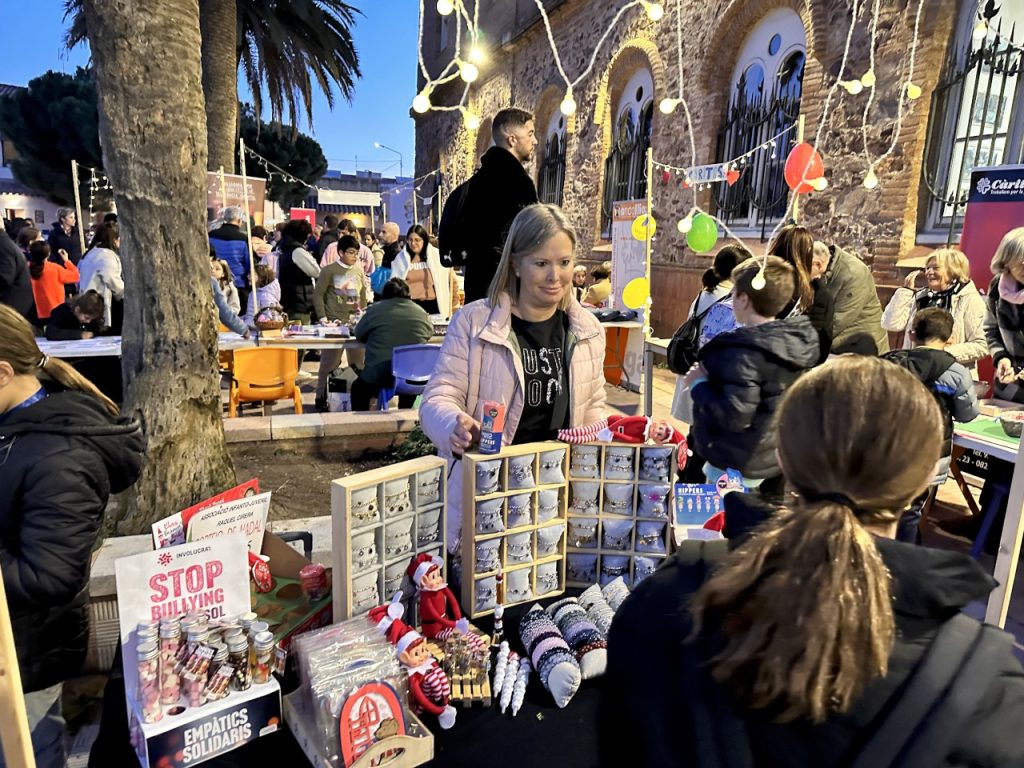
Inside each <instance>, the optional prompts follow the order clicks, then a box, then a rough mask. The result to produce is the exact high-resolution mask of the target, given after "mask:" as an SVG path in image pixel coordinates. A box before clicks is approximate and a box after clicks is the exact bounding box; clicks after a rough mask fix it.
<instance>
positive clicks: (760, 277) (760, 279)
mask: <svg viewBox="0 0 1024 768" xmlns="http://www.w3.org/2000/svg"><path fill="white" fill-rule="evenodd" d="M765 285H767V283H766V282H765V279H764V267H763V266H762V267H761V268H760V269H759V270H757V274H756V275H754V277H753V278H752V279H751V281H750V287H751V288H753V289H754V290H755V291H761V290H764V287H765Z"/></svg>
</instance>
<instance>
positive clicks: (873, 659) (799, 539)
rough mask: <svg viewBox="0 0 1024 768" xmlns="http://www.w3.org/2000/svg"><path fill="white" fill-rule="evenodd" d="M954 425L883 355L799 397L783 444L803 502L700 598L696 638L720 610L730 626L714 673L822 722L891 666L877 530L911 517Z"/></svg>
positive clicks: (860, 360)
mask: <svg viewBox="0 0 1024 768" xmlns="http://www.w3.org/2000/svg"><path fill="white" fill-rule="evenodd" d="M942 434H943V429H942V417H941V415H940V413H939V407H938V404H937V403H936V401H935V398H934V397H933V396H932V395H931V393H930V392H928V390H927V389H926V388H925V387H924V385H923V384H921V382H920V381H919V380H918V379H917V378H916V377H915V376H914V375H913V374H911V373H910V372H908V371H907V370H905V369H903V368H900V367H897V366H895V365H892V364H891V363H889V362H887V361H885V360H881V359H879V358H873V357H860V356H843V357H840V358H838V359H837V360H835V361H834V362H832V363H830V364H829V365H825V366H822V367H820V368H815V369H814V370H812V371H810V372H809V373H806V374H804V376H802V377H801V378H800V379H799V380H798V381H797V382H796V384H794V385H793V387H792V388H791V389H790V390H789V392H788V393H787V394H786V396H785V398H784V399H783V401H782V404H781V406H780V408H779V414H778V451H779V458H780V461H781V463H782V469H783V474H784V475H785V477H786V480H787V481H788V483H789V485H790V487H791V489H793V490H795V491H796V493H797V494H798V500H797V501H796V503H795V504H792V505H791V507H790V508H789V509H785V510H782V511H781V512H779V513H778V514H776V515H775V516H773V518H772V519H771V520H770V521H768V522H767V523H766V524H764V525H763V526H761V527H760V528H758V529H757V530H756V531H755V532H754V534H753V535H752V536H751V537H750V538H749V539H748V540H747V541H746V542H744V543H743V544H742V545H741V546H739V547H738V548H737V549H736V550H734V551H733V552H732V553H731V554H730V555H729V557H728V558H727V559H726V560H725V562H724V563H723V565H722V567H721V569H719V570H717V571H716V572H715V573H714V575H713V576H712V577H711V578H710V579H709V580H708V581H707V582H706V583H705V584H704V586H703V587H702V588H701V589H700V590H699V591H698V592H697V594H696V595H695V596H694V598H693V601H692V605H691V610H692V613H693V616H694V620H695V627H696V629H695V633H697V632H699V631H700V628H701V626H702V624H705V623H711V622H710V621H709V620H712V619H713V623H714V624H715V625H717V626H719V627H721V630H722V631H723V633H724V635H725V640H726V643H725V647H724V650H723V651H722V652H721V653H720V654H719V655H718V656H717V657H715V659H714V660H713V662H712V674H713V676H714V677H715V679H717V680H718V681H719V682H723V683H726V684H727V685H729V686H730V687H731V688H733V689H734V690H735V691H736V693H737V694H738V696H739V697H740V699H741V700H742V701H743V702H745V703H746V704H747V705H748V706H750V707H752V708H770V709H771V710H772V712H773V713H777V719H778V720H779V721H780V722H784V721H787V720H792V719H795V718H807V719H810V720H811V721H814V722H821V721H822V720H824V719H825V718H826V717H827V716H828V715H830V714H832V713H833V712H846V711H848V710H849V708H850V707H851V706H852V704H853V703H854V702H855V701H856V700H857V697H858V695H859V694H860V693H861V692H862V691H863V690H864V688H865V686H867V685H868V683H870V682H871V681H872V680H874V679H875V678H879V677H884V676H885V675H886V674H887V672H888V664H889V654H890V653H891V651H892V644H893V639H894V636H895V631H896V630H895V621H894V618H893V608H892V594H891V586H890V577H889V572H888V570H887V569H886V567H885V563H884V562H883V561H882V558H881V556H880V555H879V552H878V549H877V548H876V546H875V542H874V538H873V536H872V535H871V533H869V532H868V531H867V530H866V529H865V528H864V526H865V525H891V524H894V523H895V522H896V521H897V520H898V519H899V517H900V515H901V514H902V512H903V510H904V509H905V508H906V506H907V505H908V504H909V503H910V501H911V500H912V499H913V498H914V497H915V496H917V495H918V494H919V493H920V492H921V491H922V490H923V489H924V488H925V487H926V485H927V484H928V481H929V480H930V479H931V477H932V471H933V468H934V465H935V462H936V461H937V460H938V458H939V453H940V447H941V443H942ZM909 445H912V446H914V448H913V450H908V449H907V446H909Z"/></svg>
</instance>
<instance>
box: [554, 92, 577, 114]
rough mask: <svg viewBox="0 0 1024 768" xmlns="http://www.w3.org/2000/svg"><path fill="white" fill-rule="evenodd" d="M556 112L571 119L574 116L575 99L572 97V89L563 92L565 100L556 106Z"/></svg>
mask: <svg viewBox="0 0 1024 768" xmlns="http://www.w3.org/2000/svg"><path fill="white" fill-rule="evenodd" d="M558 110H559V111H560V112H561V113H562V114H563V115H565V116H566V117H572V116H573V115H575V114H576V99H574V98H573V97H572V88H570V89H569V90H567V91H566V92H565V98H564V99H562V103H561V104H559V105H558Z"/></svg>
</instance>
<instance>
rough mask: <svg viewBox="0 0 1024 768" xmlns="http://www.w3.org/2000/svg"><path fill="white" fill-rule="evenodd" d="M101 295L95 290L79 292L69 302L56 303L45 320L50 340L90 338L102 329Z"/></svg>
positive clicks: (102, 310) (47, 336)
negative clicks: (48, 317)
mask: <svg viewBox="0 0 1024 768" xmlns="http://www.w3.org/2000/svg"><path fill="white" fill-rule="evenodd" d="M103 312H104V302H103V297H102V296H101V295H100V294H99V293H97V292H96V291H92V290H90V291H86V292H85V293H80V294H78V295H77V296H75V298H73V299H72V300H71V302H70V303H65V304H58V305H57V306H56V307H54V308H53V311H52V312H50V319H49V320H47V321H46V338H47V339H49V340H50V341H71V340H78V339H91V338H92V337H93V336H96V335H97V334H99V333H100V331H102V330H103Z"/></svg>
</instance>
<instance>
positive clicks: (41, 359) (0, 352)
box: [0, 304, 120, 416]
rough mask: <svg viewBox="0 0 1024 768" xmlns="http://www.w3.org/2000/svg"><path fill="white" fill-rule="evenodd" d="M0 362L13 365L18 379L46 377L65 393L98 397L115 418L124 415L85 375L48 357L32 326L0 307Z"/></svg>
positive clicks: (12, 312) (54, 358)
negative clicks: (41, 374)
mask: <svg viewBox="0 0 1024 768" xmlns="http://www.w3.org/2000/svg"><path fill="white" fill-rule="evenodd" d="M0 328H2V329H3V332H2V333H0V360H3V361H4V362H7V363H9V364H10V366H11V368H13V369H14V375H15V376H37V377H38V376H39V374H40V373H45V374H46V375H47V376H49V377H50V378H51V379H53V380H55V381H56V382H57V383H58V384H60V385H61V386H63V387H64V388H65V389H72V390H78V391H80V392H88V393H89V394H90V395H93V396H94V397H96V398H97V399H98V400H99V401H100V402H102V403H103V405H105V406H106V408H107V410H108V411H110V413H111V415H113V416H117V415H118V414H119V413H120V411H119V410H118V407H117V405H115V404H114V401H113V400H111V399H110V398H109V397H107V396H106V395H104V394H103V393H102V392H100V391H99V390H98V389H96V386H95V385H94V384H93V383H92V382H91V381H89V380H88V379H86V378H85V377H84V376H82V374H80V373H79V372H78V371H76V370H75V369H74V368H72V367H71V366H70V365H68V364H67V363H65V362H64V361H63V360H60V359H58V358H56V357H48V356H46V355H44V354H43V353H42V352H41V351H40V350H39V345H38V344H36V339H35V336H34V335H33V334H32V326H30V325H29V324H28V321H27V320H26V319H25V318H24V317H22V316H21V315H19V314H18V313H17V312H15V311H14V310H13V309H11V308H10V307H8V306H6V305H3V304H0Z"/></svg>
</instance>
